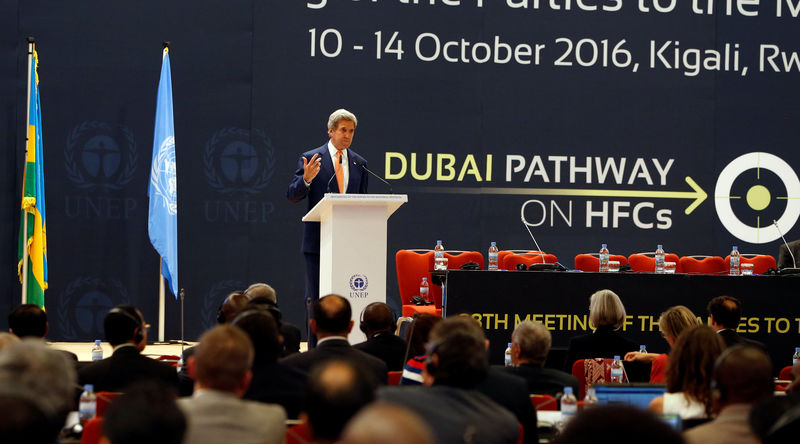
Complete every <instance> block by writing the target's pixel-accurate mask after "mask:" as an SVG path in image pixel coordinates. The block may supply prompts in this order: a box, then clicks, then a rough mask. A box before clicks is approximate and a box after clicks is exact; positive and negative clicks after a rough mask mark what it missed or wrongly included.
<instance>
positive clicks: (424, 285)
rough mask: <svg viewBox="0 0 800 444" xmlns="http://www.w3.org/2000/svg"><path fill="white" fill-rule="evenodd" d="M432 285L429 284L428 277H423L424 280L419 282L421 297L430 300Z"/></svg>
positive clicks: (426, 300)
mask: <svg viewBox="0 0 800 444" xmlns="http://www.w3.org/2000/svg"><path fill="white" fill-rule="evenodd" d="M430 289H431V287H430V285H429V284H428V278H422V282H420V283H419V297H421V298H422V299H423V300H424V301H425V302H430V300H431V299H430Z"/></svg>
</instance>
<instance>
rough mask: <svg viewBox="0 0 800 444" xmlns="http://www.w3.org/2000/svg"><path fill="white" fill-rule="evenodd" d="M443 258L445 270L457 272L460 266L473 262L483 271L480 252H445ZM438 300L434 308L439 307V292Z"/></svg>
mask: <svg viewBox="0 0 800 444" xmlns="http://www.w3.org/2000/svg"><path fill="white" fill-rule="evenodd" d="M444 257H446V258H447V269H448V270H458V269H459V268H461V266H462V265H464V264H466V263H467V262H475V263H477V264H478V266H479V268H480V269H481V270H483V269H484V263H483V254H481V252H480V251H458V252H456V251H445V252H444ZM439 296H440V300H439V302H440V303H438V304H437V305H436V306H437V307H441V306H442V305H441V291H440V292H439Z"/></svg>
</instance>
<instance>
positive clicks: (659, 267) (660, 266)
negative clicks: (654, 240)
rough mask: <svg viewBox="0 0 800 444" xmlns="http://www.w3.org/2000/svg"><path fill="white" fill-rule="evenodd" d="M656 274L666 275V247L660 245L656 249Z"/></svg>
mask: <svg viewBox="0 0 800 444" xmlns="http://www.w3.org/2000/svg"><path fill="white" fill-rule="evenodd" d="M656 273H658V274H664V247H663V246H662V245H660V244H659V245H658V248H656Z"/></svg>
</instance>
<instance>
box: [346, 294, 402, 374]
mask: <svg viewBox="0 0 800 444" xmlns="http://www.w3.org/2000/svg"><path fill="white" fill-rule="evenodd" d="M394 322H395V321H394V313H393V312H392V309H391V307H389V306H388V305H386V304H384V303H383V302H373V303H371V304H369V305H367V306H366V308H364V312H363V313H362V314H361V325H359V328H360V329H361V331H362V332H363V333H364V334H365V335H367V340H366V341H364V342H362V343H360V344H356V345H354V346H353V347H355V348H356V349H358V350H361V351H363V352H365V353H369V354H371V355H372V356H375V357H376V358H379V359H380V360H382V361H383V362H385V363H386V367H387V368H388V369H389V371H402V370H403V367H404V365H405V360H404V358H405V356H406V341H404V340H403V339H402V338H400V337H399V336H397V335H395V334H394V327H395V325H394Z"/></svg>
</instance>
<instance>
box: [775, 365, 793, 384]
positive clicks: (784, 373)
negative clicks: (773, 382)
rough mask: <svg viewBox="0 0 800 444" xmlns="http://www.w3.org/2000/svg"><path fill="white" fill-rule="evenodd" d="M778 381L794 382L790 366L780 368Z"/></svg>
mask: <svg viewBox="0 0 800 444" xmlns="http://www.w3.org/2000/svg"><path fill="white" fill-rule="evenodd" d="M778 379H781V380H784V381H794V378H792V366H791V365H787V366H786V367H784V368H782V369H781V372H780V373H779V374H778Z"/></svg>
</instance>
